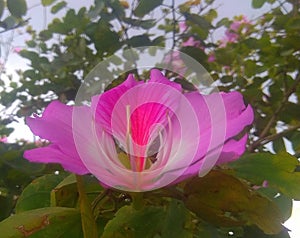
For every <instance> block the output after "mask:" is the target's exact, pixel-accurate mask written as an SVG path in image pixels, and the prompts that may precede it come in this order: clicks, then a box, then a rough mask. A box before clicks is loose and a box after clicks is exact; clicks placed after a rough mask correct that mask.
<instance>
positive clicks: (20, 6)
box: [7, 0, 27, 17]
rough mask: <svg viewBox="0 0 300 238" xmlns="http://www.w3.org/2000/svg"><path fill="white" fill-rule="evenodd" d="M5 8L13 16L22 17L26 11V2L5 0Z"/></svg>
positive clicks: (22, 0) (23, 0)
mask: <svg viewBox="0 0 300 238" xmlns="http://www.w3.org/2000/svg"><path fill="white" fill-rule="evenodd" d="M7 8H8V10H9V11H10V13H11V14H12V15H13V16H15V17H22V16H24V15H25V14H26V12H27V3H26V1H25V0H7Z"/></svg>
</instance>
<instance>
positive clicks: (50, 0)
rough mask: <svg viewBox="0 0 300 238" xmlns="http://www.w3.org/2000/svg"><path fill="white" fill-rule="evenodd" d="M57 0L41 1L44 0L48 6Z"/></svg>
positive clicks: (44, 4)
mask: <svg viewBox="0 0 300 238" xmlns="http://www.w3.org/2000/svg"><path fill="white" fill-rule="evenodd" d="M55 1H56V0H41V2H42V5H43V6H44V7H46V6H50V5H51V4H52V3H54V2H55Z"/></svg>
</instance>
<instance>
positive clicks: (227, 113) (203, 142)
mask: <svg viewBox="0 0 300 238" xmlns="http://www.w3.org/2000/svg"><path fill="white" fill-rule="evenodd" d="M186 97H187V98H188V99H189V101H190V102H191V104H192V105H193V107H194V111H195V112H196V114H197V118H198V123H199V128H200V130H199V134H200V144H199V147H198V152H197V155H196V157H195V159H194V161H193V163H192V166H191V167H190V168H189V169H188V170H187V171H186V174H189V175H192V174H193V173H195V172H196V171H197V172H198V171H199V174H200V175H204V174H205V173H206V171H209V170H210V169H211V168H212V166H214V165H215V164H216V163H217V161H218V160H220V161H219V162H218V163H222V162H224V161H229V160H233V159H235V158H236V156H237V155H238V156H240V155H241V154H242V152H244V150H245V143H246V142H245V139H246V137H244V138H243V139H242V140H240V141H239V142H235V141H234V140H232V139H231V138H232V137H234V136H236V135H237V134H239V133H240V132H242V130H243V129H244V128H245V127H246V126H248V125H250V124H251V123H252V122H253V117H254V116H253V110H252V108H251V106H250V105H248V106H245V103H244V101H243V97H242V96H241V94H240V93H238V92H231V93H213V94H211V95H201V94H199V93H197V92H193V93H188V94H186ZM226 141H227V143H228V144H227V143H225V142H226ZM224 144H225V145H224ZM232 144H234V145H235V146H236V148H234V147H233V146H231V145H232ZM231 150H232V151H231ZM230 155H233V157H232V159H230V158H229V157H230Z"/></svg>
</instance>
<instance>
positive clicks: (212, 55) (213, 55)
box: [207, 53, 216, 63]
mask: <svg viewBox="0 0 300 238" xmlns="http://www.w3.org/2000/svg"><path fill="white" fill-rule="evenodd" d="M207 61H208V62H209V63H212V62H215V61H216V56H215V54H213V53H211V54H209V56H208V59H207Z"/></svg>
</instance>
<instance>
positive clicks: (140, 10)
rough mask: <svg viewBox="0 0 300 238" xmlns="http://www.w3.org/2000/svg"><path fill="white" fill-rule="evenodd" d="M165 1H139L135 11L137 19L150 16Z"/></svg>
mask: <svg viewBox="0 0 300 238" xmlns="http://www.w3.org/2000/svg"><path fill="white" fill-rule="evenodd" d="M162 3H163V0H153V1H145V0H142V1H139V3H138V5H137V7H136V8H135V9H134V10H133V13H134V15H136V16H137V17H143V16H145V15H147V14H149V13H150V12H151V11H152V10H154V9H155V8H156V7H158V6H160V5H161V4H162Z"/></svg>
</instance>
